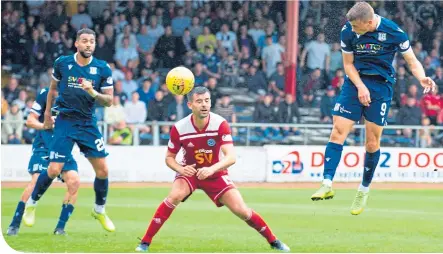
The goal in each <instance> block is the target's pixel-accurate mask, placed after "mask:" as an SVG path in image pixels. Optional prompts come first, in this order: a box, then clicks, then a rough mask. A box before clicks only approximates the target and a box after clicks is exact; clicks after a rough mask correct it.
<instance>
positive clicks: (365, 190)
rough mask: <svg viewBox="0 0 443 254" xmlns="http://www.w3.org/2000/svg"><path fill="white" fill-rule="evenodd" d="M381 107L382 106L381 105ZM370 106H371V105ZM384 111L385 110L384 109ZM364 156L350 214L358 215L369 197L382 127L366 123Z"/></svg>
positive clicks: (378, 154)
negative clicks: (361, 176) (359, 180)
mask: <svg viewBox="0 0 443 254" xmlns="http://www.w3.org/2000/svg"><path fill="white" fill-rule="evenodd" d="M382 105H383V104H382ZM385 105H386V104H385ZM371 106H372V105H371ZM385 111H386V108H385ZM365 127H366V144H365V148H366V154H365V165H364V170H363V179H362V182H361V184H360V186H359V188H358V191H357V195H356V196H355V199H354V202H353V203H352V206H351V214H353V215H359V214H360V213H362V212H363V209H364V208H365V207H366V203H367V201H368V197H369V185H370V184H371V182H372V178H373V177H374V172H375V169H376V168H377V165H378V161H379V159H380V138H381V135H382V132H383V126H380V125H377V124H375V123H373V122H369V121H366V124H365Z"/></svg>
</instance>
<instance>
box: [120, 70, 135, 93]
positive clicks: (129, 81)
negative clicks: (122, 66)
mask: <svg viewBox="0 0 443 254" xmlns="http://www.w3.org/2000/svg"><path fill="white" fill-rule="evenodd" d="M122 88H123V92H125V93H126V94H132V93H133V92H135V91H136V90H137V89H138V85H137V83H136V82H135V81H134V79H133V73H132V72H131V71H127V72H126V73H125V79H124V80H122Z"/></svg>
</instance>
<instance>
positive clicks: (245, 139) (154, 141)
mask: <svg viewBox="0 0 443 254" xmlns="http://www.w3.org/2000/svg"><path fill="white" fill-rule="evenodd" d="M24 122H25V121H11V122H6V121H4V120H2V125H4V124H8V123H15V124H16V123H22V124H24ZM174 123H175V122H157V121H149V122H145V123H143V124H135V125H131V128H132V129H133V142H132V145H134V146H137V145H140V144H141V143H142V142H140V141H141V137H140V131H139V130H140V129H141V128H142V127H146V126H150V127H151V132H150V138H148V139H149V142H147V143H148V145H154V146H159V145H162V144H165V142H167V140H166V139H165V138H164V137H163V138H161V136H162V133H161V127H162V126H172V125H174ZM98 125H99V128H100V130H101V132H102V135H103V138H104V140H108V138H109V133H108V124H107V123H105V122H98ZM231 127H232V128H235V129H237V134H236V135H234V137H235V139H234V141H235V143H237V144H238V145H245V146H251V145H263V144H266V143H271V144H299V145H316V144H317V145H320V144H321V145H323V144H326V143H327V142H328V138H329V133H330V131H331V130H332V124H283V123H275V124H274V123H272V124H265V123H235V124H234V123H232V124H231ZM258 128H275V129H283V128H289V129H296V130H297V131H298V133H297V134H293V133H292V134H290V135H288V136H284V137H282V138H279V139H273V138H270V139H268V138H267V137H261V136H260V135H257V129H258ZM354 129H355V130H356V131H355V132H353V133H351V135H350V137H348V139H347V143H348V144H353V145H364V142H365V138H366V131H365V126H364V125H360V124H356V125H355V126H354ZM405 129H410V130H412V133H413V138H412V139H409V140H411V143H410V144H403V145H402V144H401V143H396V142H395V139H396V138H405V137H404V136H399V135H395V134H393V133H391V134H389V135H387V134H386V132H389V130H405ZM419 130H429V131H430V132H433V133H434V135H435V137H438V138H439V139H440V138H441V139H442V140H443V126H409V125H408V126H406V125H390V126H385V127H384V132H383V133H384V134H383V136H382V138H385V139H382V142H383V140H385V141H386V140H389V138H392V143H391V144H390V143H389V142H388V143H387V144H383V145H384V146H413V147H420V131H419ZM2 131H3V127H2ZM151 136H152V138H151ZM166 137H168V135H167V134H166ZM257 139H259V140H257ZM260 139H261V140H260ZM438 145H439V144H437V146H438Z"/></svg>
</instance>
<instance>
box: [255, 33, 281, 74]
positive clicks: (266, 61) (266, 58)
mask: <svg viewBox="0 0 443 254" xmlns="http://www.w3.org/2000/svg"><path fill="white" fill-rule="evenodd" d="M284 52H285V49H284V47H283V46H282V45H280V44H279V43H274V42H273V41H272V36H267V37H266V46H265V47H264V48H263V51H262V55H261V58H262V62H263V63H262V65H263V71H264V72H265V73H266V77H267V78H270V77H271V75H272V74H274V72H275V71H276V70H277V63H279V62H281V61H282V54H283V53H284Z"/></svg>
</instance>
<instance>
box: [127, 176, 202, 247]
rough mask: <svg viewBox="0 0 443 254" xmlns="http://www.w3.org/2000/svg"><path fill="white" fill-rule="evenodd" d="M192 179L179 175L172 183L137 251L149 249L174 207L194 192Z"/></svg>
mask: <svg viewBox="0 0 443 254" xmlns="http://www.w3.org/2000/svg"><path fill="white" fill-rule="evenodd" d="M191 181H192V178H191V177H184V176H179V177H177V178H176V180H175V181H174V183H173V184H172V188H171V191H170V192H169V194H168V197H167V198H165V200H163V202H161V203H160V205H159V206H158V208H157V210H156V211H155V214H154V216H153V217H152V220H151V223H150V224H149V227H148V230H147V231H146V233H145V235H144V236H143V238H142V239H141V242H140V244H139V245H138V246H137V248H136V249H135V251H140V252H146V251H148V248H149V245H150V244H151V242H152V238H154V236H155V235H156V234H157V232H158V231H159V230H160V228H161V227H162V226H163V224H164V223H165V222H166V220H168V218H169V216H171V214H172V212H173V211H174V209H175V208H176V207H177V206H178V205H179V204H180V202H182V201H183V200H185V199H186V198H187V197H189V196H190V195H191V194H192V191H193V189H194V187H192V183H191Z"/></svg>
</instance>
